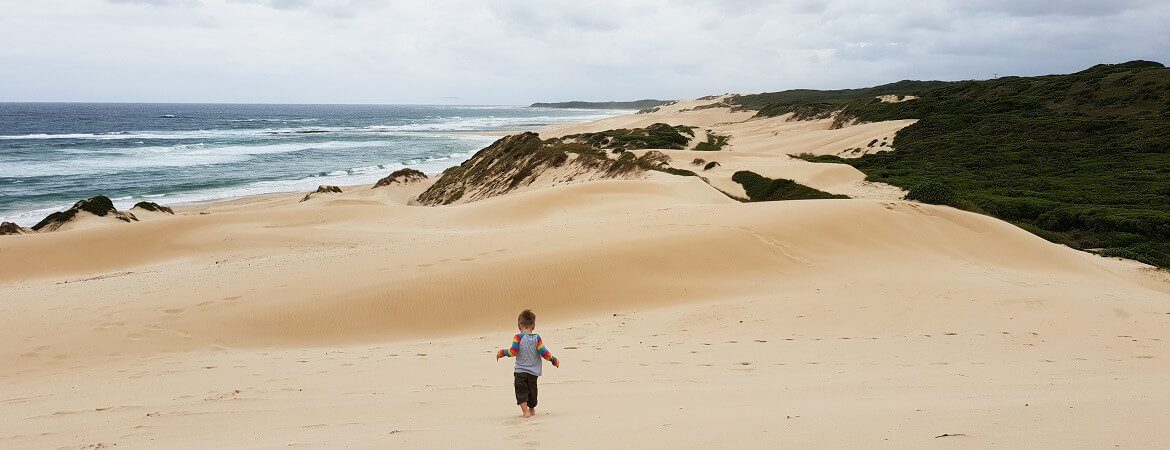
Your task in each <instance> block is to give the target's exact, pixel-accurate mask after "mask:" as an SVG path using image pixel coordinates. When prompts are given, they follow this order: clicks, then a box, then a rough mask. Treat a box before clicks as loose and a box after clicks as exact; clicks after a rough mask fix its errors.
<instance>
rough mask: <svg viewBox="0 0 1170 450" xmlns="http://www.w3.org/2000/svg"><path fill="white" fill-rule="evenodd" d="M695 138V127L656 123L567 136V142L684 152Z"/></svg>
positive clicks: (612, 147)
mask: <svg viewBox="0 0 1170 450" xmlns="http://www.w3.org/2000/svg"><path fill="white" fill-rule="evenodd" d="M694 137H695V127H688V126H684V125H679V126H670V125H667V124H665V123H656V124H653V125H650V126H648V127H646V128H634V129H625V128H622V129H618V130H608V131H600V132H597V133H581V134H572V135H569V136H565V138H564V139H566V140H573V141H576V142H583V143H586V144H589V145H590V146H592V147H595V148H604V149H618V150H638V149H646V148H662V149H669V150H682V149H684V148H686V147H687V144H689V143H690V142H691V139H693V138H694Z"/></svg>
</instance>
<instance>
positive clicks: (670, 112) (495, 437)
mask: <svg viewBox="0 0 1170 450" xmlns="http://www.w3.org/2000/svg"><path fill="white" fill-rule="evenodd" d="M695 104H701V103H682V104H679V105H673V106H672V107H668V108H664V110H663V111H660V112H658V113H654V114H649V115H635V116H624V117H618V118H613V119H606V120H605V121H602V122H603V123H598V124H587V125H580V126H577V127H575V128H572V129H570V128H562V129H559V130H554V131H550V132H547V133H548V135H549V136H552V135H557V133H561V135H563V134H571V133H572V132H577V131H579V130H587V129H598V128H603V129H608V128H613V127H615V126H618V125H617V124H625V125H621V126H634V125H638V124H644V123H647V122H646V121H649V122H648V123H654V122H658V121H667V123H674V124H695V125H697V126H703V127H708V129H712V130H715V131H717V132H722V133H728V134H730V135H732V136H733V138H732V141H731V143H732V145H731V147H730V148H729V149H727V150H725V151H722V152H695V151H689V150H681V151H672V152H670V155H671V156H672V157H673V158H674V160H675V162H674V163H673V165H675V166H676V167H684V166H686V164H687V163H689V161H690V160H691V159H693V158H695V157H703V158H706V159H708V160H714V161H719V162H720V163H721V164H722V165H721V167H719V168H716V169H713V170H712V171H708V172H705V173H704V175H705V176H708V177H709V180H710V184H708V183H705V182H703V181H701V180H699V179H696V178H693V177H674V176H667V175H662V174H654V175H653V176H650V177H648V178H647V179H638V180H604V181H590V182H583V183H574V184H567V185H565V184H557V183H549V184H548V185H547V186H542V187H540V188H539V189H531V190H528V191H524V192H516V193H512V194H508V195H503V196H498V197H493V198H488V199H484V200H480V201H476V202H472V203H467V204H462V205H453V206H445V207H420V206H411V205H409V203H410V202H409V200H410V198H411V197H412V196H416V195H418V193H419V192H421V191H422V189H425V184H421V183H420V184H419V185H410V186H406V187H401V186H400V187H389V188H379V189H369V188H368V186H367V187H365V188H343V190H344V191H345V192H344V193H341V194H330V195H328V196H320V197H316V198H313V199H311V200H310V201H307V202H303V203H298V201H299V200H300V197H301V196H302V195H303V194H287V195H270V196H264V197H257V198H249V199H242V200H237V201H233V202H224V203H214V204H206V205H194V206H189V207H184V208H178V209H177V211H176V212H177V213H178V214H177V215H175V216H169V217H152V218H151V220H145V221H142V222H137V223H131V224H122V225H120V226H102V227H89V228H79V229H75V230H72V231H67V232H59V233H48V234H41V235H27V236H7V237H2V238H0V298H2V299H3V303H0V341H2V342H5V343H6V344H5V345H3V346H0V357H2V358H3V360H4V361H6V364H5V365H4V366H3V368H0V386H2V388H0V413H2V414H3V416H4V417H5V420H4V421H0V447H11V448H57V447H75V448H80V447H85V446H96V445H98V444H102V445H104V446H113V445H117V446H118V448H124V447H129V448H138V447H167V448H191V447H198V448H206V447H261V448H272V447H289V446H291V447H298V446H306V447H308V446H312V447H319V446H330V447H337V446H352V447H359V448H383V447H412V448H414V447H422V446H432V447H441V448H448V447H458V448H467V447H486V448H502V447H515V446H518V445H520V446H536V445H545V446H556V447H593V448H596V447H609V446H612V447H630V446H639V447H654V448H680V447H687V448H696V447H698V448H709V447H715V446H720V447H723V446H737V447H749V448H776V447H778V446H784V447H851V448H858V447H863V448H906V447H964V448H971V447H988V446H1002V447H1009V448H1017V447H1036V446H1041V447H1049V446H1051V447H1076V446H1084V447H1094V448H1096V447H1112V446H1114V445H1120V446H1122V447H1156V446H1158V445H1159V444H1160V443H1164V442H1167V441H1170V428H1168V427H1166V426H1164V425H1165V423H1164V420H1163V419H1162V417H1164V414H1163V413H1165V412H1166V408H1167V406H1166V405H1170V394H1167V393H1166V392H1165V391H1164V390H1163V389H1160V387H1161V385H1162V384H1163V382H1164V381H1163V380H1164V378H1165V374H1166V373H1167V369H1170V366H1168V364H1170V363H1168V362H1170V349H1168V348H1167V346H1166V342H1168V341H1170V331H1168V330H1170V328H1168V325H1170V294H1168V293H1170V282H1168V281H1167V279H1166V277H1165V276H1163V275H1161V273H1160V272H1156V271H1151V270H1149V269H1148V268H1146V267H1143V266H1141V265H1138V264H1135V263H1132V262H1126V261H1118V260H1110V259H1105V258H1099V257H1096V256H1093V255H1088V254H1085V253H1081V252H1077V251H1074V250H1071V249H1069V248H1066V247H1062V246H1058V245H1055V244H1051V243H1048V242H1046V241H1044V240H1042V239H1039V238H1037V237H1035V236H1033V235H1031V234H1029V233H1027V232H1025V231H1023V230H1020V229H1018V228H1015V227H1013V226H1011V225H1009V224H1006V223H1003V222H1000V221H997V220H995V219H992V218H989V217H985V216H980V215H976V214H971V213H967V212H962V211H958V210H954V209H950V208H944V207H936V206H929V205H921V204H916V203H910V202H905V201H898V200H888V198H894V197H897V196H898V194H897V192H895V191H889V190H886V191H882V189H883V188H882V187H880V186H876V185H866V184H864V183H863V180H861V179H860V178H857V174H855V173H853V172H850V171H849V170H852V169H851V168H848V167H847V166H840V165H814V164H811V163H806V162H803V161H798V160H793V159H790V158H788V157H786V156H784V155H785V154H790V153H794V152H795V153H799V152H803V151H806V150H809V149H813V150H817V149H820V150H823V151H824V152H831V151H832V148H836V146H842V145H856V144H855V143H856V142H862V141H865V142H868V141H869V140H872V139H874V138H878V137H880V136H882V135H883V134H888V133H893V132H895V131H896V130H897V129H900V128H901V127H903V126H906V125H908V123H906V124H898V123H886V124H871V125H861V126H853V127H846V128H844V129H842V130H829V129H828V128H827V127H825V128H823V129H822V128H819V127H821V125H823V124H814V123H790V122H784V121H783V120H782V119H766V120H748V119H749V118H750V114H746V113H731V112H729V111H727V110H720V109H717V108H711V109H702V110H697V111H686V112H679V110H681V109H687V108H693V106H694V105H695ZM671 120H676V121H677V122H670V121H671ZM786 126H791V127H792V128H791V129H786V128H784V127H786ZM607 127H608V128H607ZM769 127H771V129H773V130H775V131H776V132H777V134H774V135H772V137H768V133H767V131H766V130H767V129H768V128H769ZM800 127H806V128H800ZM574 130H577V131H574ZM784 130H789V131H784ZM801 130H803V131H801ZM789 134H791V136H789ZM542 136H544V134H543V133H542ZM843 148H844V147H843ZM818 151H819V150H818ZM739 169H750V170H754V171H757V172H758V173H761V174H764V175H766V176H772V177H790V178H792V179H796V180H797V181H799V182H801V183H805V184H808V185H810V186H814V187H818V188H822V189H825V190H829V191H831V192H842V193H845V192H848V193H854V194H857V193H862V194H864V193H866V192H871V191H872V192H876V193H875V194H874V195H872V196H870V197H869V198H860V199H854V200H823V201H821V200H816V201H789V202H770V203H751V204H745V203H738V202H736V201H733V200H731V199H729V198H728V197H727V196H725V195H723V194H722V193H720V192H719V191H718V190H716V188H719V189H723V190H726V191H728V192H732V191H733V190H734V189H738V185H735V184H734V183H730V181H729V178H730V174H731V173H733V172H734V170H739ZM846 169H849V170H846ZM729 183H730V184H729ZM867 189H869V190H871V191H867ZM202 213H206V214H202ZM521 308H533V309H535V310H536V311H537V313H538V326H537V331H539V332H541V333H542V335H543V336H544V338H545V340H546V341H547V343H548V345H549V346H550V348H551V350H552V351H553V352H554V353H555V354H557V355H558V356H559V357H560V358H561V359H562V360H563V361H564V364H563V367H562V368H560V369H552V368H551V367H546V370H545V376H544V377H543V378H542V381H541V383H542V387H541V391H542V401H541V405H542V406H541V407H540V408H539V409H540V410H541V411H540V413H541V414H540V415H538V416H537V417H536V418H535V419H531V420H521V419H519V418H517V417H514V415H515V414H516V411H514V409H515V405H514V404H512V401H511V400H512V399H511V388H510V387H509V385H510V383H511V378H510V371H511V368H510V366H508V363H505V362H502V361H501V362H498V363H497V362H496V361H494V359H493V357H492V352H493V351H494V349H495V348H498V347H500V346H503V345H505V344H506V343H507V339H509V337H510V336H511V334H512V332H513V327H514V318H515V315H516V313H517V312H518V311H519V310H520V309H521ZM1105 419H1107V420H1105ZM1103 423H1108V424H1109V426H1108V427H1105V426H1103V425H1102V424H1103ZM597 430H605V432H603V433H599V432H597ZM951 435H953V436H951ZM940 436H942V437H940ZM91 448H92V447H91Z"/></svg>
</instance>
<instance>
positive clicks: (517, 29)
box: [0, 0, 1170, 104]
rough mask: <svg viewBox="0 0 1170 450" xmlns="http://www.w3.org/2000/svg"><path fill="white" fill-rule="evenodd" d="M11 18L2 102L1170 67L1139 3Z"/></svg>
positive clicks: (387, 97) (341, 0) (694, 5)
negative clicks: (1147, 62) (1146, 63)
mask: <svg viewBox="0 0 1170 450" xmlns="http://www.w3.org/2000/svg"><path fill="white" fill-rule="evenodd" d="M9 3H10V4H7V5H5V6H4V13H3V14H2V15H0V42H4V45H2V46H0V61H3V62H4V63H3V64H0V101H164V102H165V101H176V102H280V103H450V102H458V103H481V104H488V103H490V104H525V103H529V102H532V101H537V100H548V101H555V100H569V99H584V100H613V99H633V98H647V97H656V98H684V97H696V96H702V95H707V94H714V93H723V92H759V91H771V90H781V89H789V88H845V87H860V86H867V85H872V84H878V83H884V82H890V81H896V80H899V79H905V78H912V79H947V80H954V79H972V78H989V77H991V76H993V75H994V74H1000V75H1003V74H1016V75H1036V74H1045V73H1059V72H1070V71H1075V70H1080V69H1083V68H1085V67H1088V66H1090V65H1093V64H1096V63H1101V62H1121V61H1126V60H1131V59H1154V60H1157V59H1159V58H1160V57H1162V56H1163V55H1168V54H1170V32H1168V31H1166V29H1165V26H1164V24H1165V23H1170V6H1168V5H1167V3H1166V2H1162V1H1143V0H1117V1H1109V2H1102V1H1099V0H1098V1H1080V0H1077V1H1053V2H1049V1H1045V2H1041V1H1028V0H1012V1H1009V0H970V1H958V0H939V1H914V2H870V1H855V0H821V1H807V0H793V1H774V0H772V1H762V0H722V1H717V0H642V1H616V0H593V1H589V2H581V1H564V0H548V1H532V0H492V1H481V0H443V1H435V0H38V1H37V2H9ZM1163 62H1167V61H1163Z"/></svg>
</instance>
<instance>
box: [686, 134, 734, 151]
mask: <svg viewBox="0 0 1170 450" xmlns="http://www.w3.org/2000/svg"><path fill="white" fill-rule="evenodd" d="M730 139H731V136H727V135H724V134H718V133H712V132H707V141H706V142H700V143H699V145H696V146H695V150H698V151H701V152H715V151H719V150H723V147H726V146H727V141H728V140H730Z"/></svg>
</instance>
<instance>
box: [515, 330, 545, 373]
mask: <svg viewBox="0 0 1170 450" xmlns="http://www.w3.org/2000/svg"><path fill="white" fill-rule="evenodd" d="M540 344H541V340H540V335H538V334H524V333H520V350H518V351H517V352H516V372H524V373H528V374H532V375H536V376H538V377H539V376H540V369H541V367H542V366H543V360H542V359H541V357H540V354H539V353H537V348H538V347H539V346H540Z"/></svg>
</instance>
